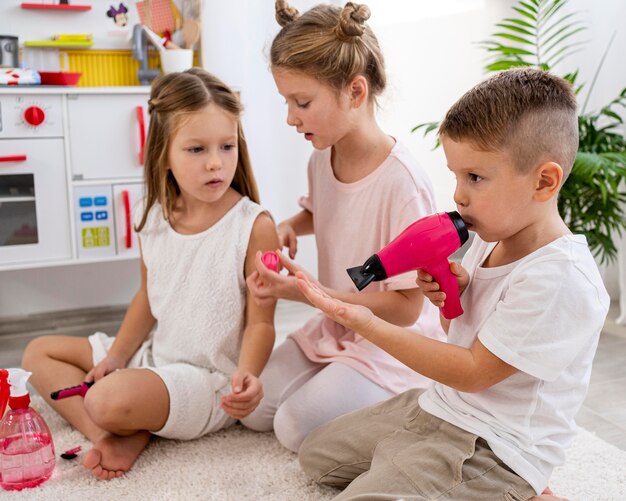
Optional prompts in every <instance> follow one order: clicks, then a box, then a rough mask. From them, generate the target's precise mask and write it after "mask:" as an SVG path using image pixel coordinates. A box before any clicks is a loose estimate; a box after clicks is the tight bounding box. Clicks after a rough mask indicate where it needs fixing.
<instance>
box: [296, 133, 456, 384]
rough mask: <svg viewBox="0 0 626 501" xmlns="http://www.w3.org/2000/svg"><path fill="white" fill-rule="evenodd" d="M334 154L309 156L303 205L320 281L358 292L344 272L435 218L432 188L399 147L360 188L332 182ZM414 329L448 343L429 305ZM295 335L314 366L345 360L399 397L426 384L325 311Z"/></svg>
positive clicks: (404, 285)
mask: <svg viewBox="0 0 626 501" xmlns="http://www.w3.org/2000/svg"><path fill="white" fill-rule="evenodd" d="M330 154H331V149H330V148H328V149H326V150H322V151H314V152H313V154H312V155H311V158H310V160H309V166H308V181H309V193H308V194H307V195H305V196H303V197H301V199H300V205H301V206H302V207H303V208H305V209H307V210H309V211H311V213H312V214H313V225H314V229H315V239H316V243H317V255H318V272H319V280H320V282H321V283H322V284H324V285H325V286H327V287H330V288H332V289H335V290H338V291H343V292H357V289H356V287H355V286H354V284H353V283H352V281H351V280H350V277H349V276H348V274H347V273H346V269H347V268H350V267H352V266H358V265H361V264H363V262H364V261H365V260H366V259H367V258H368V257H369V256H371V255H372V254H374V253H376V252H378V251H379V250H380V249H381V248H382V247H384V246H385V245H386V244H388V243H389V242H390V241H391V240H393V239H394V238H395V237H396V236H397V235H398V234H399V233H400V232H401V231H402V230H404V229H405V228H406V227H407V226H408V225H409V224H411V223H412V222H414V221H415V220H417V219H420V218H421V217H424V216H426V215H428V214H432V213H433V212H436V210H435V203H434V197H433V190H432V186H431V183H430V180H429V179H428V177H427V175H426V173H425V172H424V171H423V169H421V168H420V167H419V166H418V165H417V162H416V161H415V159H414V158H413V156H412V155H411V154H410V152H409V151H408V150H407V149H406V147H404V146H403V145H402V144H400V143H398V142H396V145H395V146H394V148H393V149H392V151H391V153H390V154H389V156H388V157H387V158H386V159H385V160H384V162H383V163H382V164H381V165H380V166H379V167H378V168H377V169H376V170H375V171H374V172H372V173H371V174H369V175H368V176H367V177H365V178H363V179H361V180H359V181H357V182H355V183H347V184H346V183H342V182H340V181H338V180H337V179H336V178H335V176H334V173H333V170H332V167H331V163H330ZM415 278H416V273H415V272H411V273H406V274H404V275H400V276H397V277H393V278H390V279H387V280H385V281H382V282H373V283H371V284H370V285H369V286H368V287H367V288H366V289H365V290H364V291H363V293H366V292H367V291H371V292H376V291H386V290H402V289H413V288H415V287H417V286H416V284H415ZM412 330H417V331H419V332H421V333H423V334H424V335H426V336H428V337H431V338H434V339H438V340H442V341H445V338H446V336H445V333H444V332H443V330H442V329H441V325H440V322H439V310H438V309H437V308H435V307H434V306H433V305H432V304H431V303H430V302H429V301H426V300H425V301H424V307H423V310H422V314H421V315H420V317H419V319H418V321H417V323H416V324H415V326H414V327H413V328H412ZM290 337H291V338H292V339H293V340H294V341H296V343H297V344H298V346H299V347H300V349H301V350H302V351H303V352H304V354H305V355H306V356H307V358H309V359H310V360H311V361H313V362H318V363H330V362H341V363H343V364H346V365H348V366H349V367H352V368H353V369H355V370H357V371H358V372H360V373H361V374H363V375H364V376H365V377H367V378H368V379H370V380H371V381H373V382H374V383H376V384H378V385H379V386H381V387H383V388H385V389H386V390H388V391H389V392H391V393H394V394H397V393H400V392H403V391H405V390H408V389H409V388H416V387H426V385H427V383H428V382H429V380H428V379H427V378H425V377H424V376H422V375H420V374H418V373H416V372H415V371H413V370H411V369H409V368H408V367H407V366H405V365H404V364H402V363H401V362H399V361H398V360H396V359H395V358H393V357H392V356H391V355H389V354H388V353H386V352H385V351H383V350H382V349H380V348H378V347H377V346H376V345H374V344H372V343H371V342H369V341H368V340H366V339H364V338H363V337H361V336H359V335H358V334H356V333H355V332H354V331H352V330H350V329H347V328H345V327H343V326H342V325H339V324H337V323H336V322H334V321H333V320H331V319H329V318H328V317H326V316H325V315H323V314H322V313H320V314H318V315H316V316H314V317H313V318H311V319H310V320H309V321H308V322H307V323H306V324H305V325H304V326H303V327H302V328H301V329H299V330H297V331H296V332H294V333H292V334H291V335H290Z"/></svg>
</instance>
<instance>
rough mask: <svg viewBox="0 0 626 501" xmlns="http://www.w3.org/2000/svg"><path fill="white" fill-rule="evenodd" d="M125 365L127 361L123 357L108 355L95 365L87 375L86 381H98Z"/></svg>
mask: <svg viewBox="0 0 626 501" xmlns="http://www.w3.org/2000/svg"><path fill="white" fill-rule="evenodd" d="M124 367H126V363H125V362H124V361H123V360H122V359H120V358H118V357H115V356H112V355H107V356H106V357H104V359H103V360H102V361H101V362H100V363H99V364H98V365H96V366H95V367H93V368H92V369H91V370H90V371H89V372H88V373H87V374H86V375H85V381H86V382H87V383H89V382H91V381H98V380H99V379H102V378H103V377H104V376H106V375H107V374H110V373H111V372H114V371H116V370H118V369H123V368H124Z"/></svg>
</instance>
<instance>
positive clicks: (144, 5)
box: [0, 0, 200, 271]
mask: <svg viewBox="0 0 626 501" xmlns="http://www.w3.org/2000/svg"><path fill="white" fill-rule="evenodd" d="M32 1H33V3H21V2H19V1H13V0H3V1H2V2H0V57H2V59H1V60H0V75H3V76H4V81H3V80H2V79H1V78H0V271H2V270H17V269H29V268H41V267H49V266H59V265H69V264H76V263H88V262H98V261H111V260H123V259H131V258H136V257H138V255H139V249H138V242H137V237H136V235H135V233H134V230H133V221H134V217H135V216H134V212H135V211H136V210H141V199H142V196H143V193H142V184H143V183H142V181H143V157H144V145H145V141H146V133H147V126H148V114H147V101H148V97H149V91H150V87H149V85H148V84H149V83H150V81H151V80H152V79H153V78H155V77H156V76H157V75H158V74H159V73H160V72H161V68H160V59H161V58H160V57H159V56H160V53H161V52H164V51H165V46H166V45H167V44H171V46H173V47H175V49H174V50H180V54H181V55H182V54H183V53H185V51H187V53H188V54H190V55H194V51H193V50H192V49H182V48H181V47H194V46H195V43H196V42H197V38H198V36H199V28H198V26H199V24H198V25H197V26H195V27H194V23H193V22H191V21H192V20H193V19H192V18H191V16H196V17H195V18H194V19H197V15H198V12H195V13H194V12H189V9H190V7H198V4H199V2H200V0H180V2H179V3H178V4H177V3H176V2H175V1H173V0H167V1H165V0H164V1H161V0H144V1H143V2H134V1H133V2H123V3H119V2H117V1H116V2H115V3H113V4H112V3H111V2H110V1H109V0H107V1H101V0H91V1H87V0H32ZM177 6H178V8H177ZM185 9H187V10H185ZM166 14H167V15H166ZM150 15H151V16H152V17H151V19H153V20H155V21H154V22H151V27H150V28H147V24H148V23H147V21H146V19H147V16H150ZM177 16H178V17H177ZM180 19H185V20H186V21H187V22H186V24H187V28H186V30H185V31H184V33H182V31H183V30H181V29H176V28H177V26H178V25H179V24H180ZM7 20H10V23H8V22H7ZM159 23H160V24H159ZM177 23H178V24H177ZM20 27H24V28H23V29H21V28H20ZM165 28H169V29H171V30H172V32H173V33H171V32H170V31H169V29H165ZM9 29H11V31H9ZM87 31H88V32H87ZM4 33H6V35H5V34H4ZM177 37H178V38H177ZM157 44H162V46H160V47H158V49H157V48H156V46H157ZM18 46H19V53H18ZM150 46H152V48H150V49H149V48H148V47H150ZM174 50H170V51H171V52H173V51H174ZM187 57H188V56H184V59H185V61H184V62H182V63H180V62H178V63H176V62H175V63H174V64H183V65H185V66H186V67H190V66H191V65H192V64H193V62H192V60H191V58H189V59H188V60H187ZM163 69H164V70H166V69H165V67H164V68H163ZM180 69H184V68H179V67H176V66H175V67H174V68H173V70H174V71H180ZM76 75H78V77H79V78H80V80H79V79H78V78H77V77H76ZM9 78H12V79H13V80H16V79H19V80H20V81H13V82H10V81H8V80H7V79H9ZM29 79H31V80H30V81H29Z"/></svg>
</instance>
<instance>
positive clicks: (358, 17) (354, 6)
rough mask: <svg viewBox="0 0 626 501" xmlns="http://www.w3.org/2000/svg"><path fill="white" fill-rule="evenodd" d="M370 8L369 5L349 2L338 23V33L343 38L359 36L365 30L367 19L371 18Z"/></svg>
mask: <svg viewBox="0 0 626 501" xmlns="http://www.w3.org/2000/svg"><path fill="white" fill-rule="evenodd" d="M370 15H371V13H370V9H369V7H368V6H367V5H364V4H358V3H354V2H348V3H347V4H346V5H345V6H344V8H343V10H342V11H341V14H339V23H338V24H337V29H336V31H337V35H338V36H339V38H342V39H350V38H351V37H359V36H361V35H362V34H363V32H364V31H365V21H367V20H368V19H369V18H370Z"/></svg>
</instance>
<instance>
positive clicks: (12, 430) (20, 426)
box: [0, 369, 56, 490]
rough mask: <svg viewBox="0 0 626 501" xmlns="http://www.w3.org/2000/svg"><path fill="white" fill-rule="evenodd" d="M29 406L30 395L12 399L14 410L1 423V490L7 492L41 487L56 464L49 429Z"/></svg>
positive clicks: (11, 405)
mask: <svg viewBox="0 0 626 501" xmlns="http://www.w3.org/2000/svg"><path fill="white" fill-rule="evenodd" d="M11 370H13V371H16V372H17V371H20V372H21V373H24V371H21V369H11ZM2 372H4V373H5V374H6V371H0V373H2ZM26 374H27V376H26V377H28V375H30V373H26ZM0 378H2V374H0ZM23 382H24V383H25V379H23ZM29 404H30V398H29V397H28V393H26V394H23V395H19V396H16V397H14V396H11V398H10V399H9V406H10V407H11V410H10V411H9V412H7V413H6V415H5V416H4V418H2V420H1V421H0V487H2V488H3V489H6V490H21V489H24V488H27V487H36V486H38V485H39V484H41V483H43V482H45V481H46V480H48V479H49V478H50V476H51V475H52V472H53V470H54V465H55V463H56V459H55V457H54V443H53V442H52V436H51V435H50V429H49V428H48V425H47V424H46V422H45V421H44V420H43V418H42V417H41V416H40V415H39V413H38V412H37V411H36V410H35V409H33V408H32V407H30V406H29ZM2 411H4V409H2Z"/></svg>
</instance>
